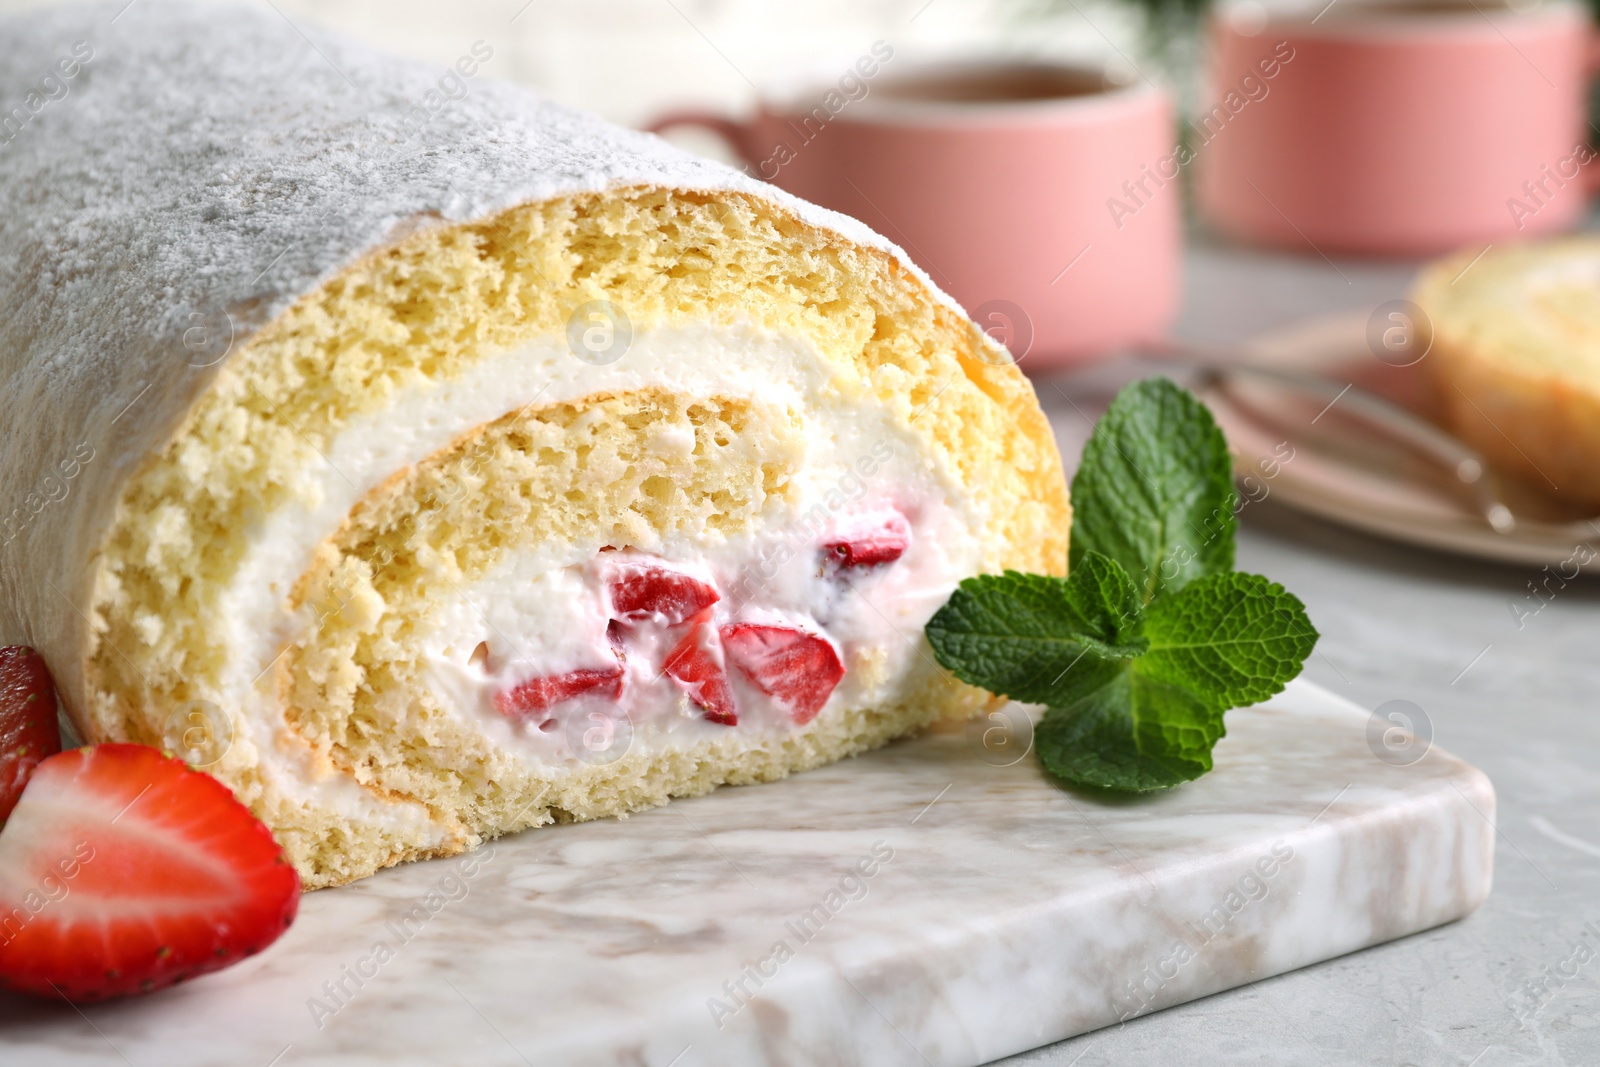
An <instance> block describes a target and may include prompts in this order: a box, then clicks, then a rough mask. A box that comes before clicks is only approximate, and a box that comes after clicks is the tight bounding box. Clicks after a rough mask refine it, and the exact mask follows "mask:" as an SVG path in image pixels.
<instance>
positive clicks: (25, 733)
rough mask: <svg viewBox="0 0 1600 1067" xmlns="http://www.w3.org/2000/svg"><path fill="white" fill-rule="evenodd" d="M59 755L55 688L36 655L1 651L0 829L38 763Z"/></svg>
mask: <svg viewBox="0 0 1600 1067" xmlns="http://www.w3.org/2000/svg"><path fill="white" fill-rule="evenodd" d="M60 751H61V729H60V727H59V726H58V725H57V724H56V686H55V683H54V682H53V681H51V679H50V670H49V668H47V667H46V666H45V665H44V660H43V658H41V657H40V655H39V653H37V652H35V651H34V650H33V649H31V648H29V647H27V646H26V645H10V646H8V647H6V648H0V826H3V825H5V821H6V819H7V817H9V816H10V814H11V809H12V808H14V807H16V806H17V798H18V797H20V796H21V795H22V787H23V786H25V785H27V784H28V777H29V776H30V775H32V774H33V769H34V768H35V767H37V766H38V765H39V764H40V762H41V761H43V760H45V759H46V758H48V757H50V756H53V755H55V754H56V753H57V752H60Z"/></svg>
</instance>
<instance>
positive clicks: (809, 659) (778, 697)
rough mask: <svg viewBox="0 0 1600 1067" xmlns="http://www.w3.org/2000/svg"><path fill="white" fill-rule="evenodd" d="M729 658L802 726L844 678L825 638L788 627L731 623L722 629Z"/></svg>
mask: <svg viewBox="0 0 1600 1067" xmlns="http://www.w3.org/2000/svg"><path fill="white" fill-rule="evenodd" d="M721 637H722V647H723V649H724V650H726V652H727V656H728V661H729V662H730V663H732V664H733V665H734V666H735V667H738V668H739V669H740V670H741V671H743V672H744V674H745V676H746V677H748V678H749V679H750V681H752V682H753V683H755V686H756V688H757V689H760V690H761V691H762V692H763V693H766V694H767V695H768V696H770V697H772V699H773V700H775V701H777V702H778V703H779V704H781V705H783V706H784V707H785V708H787V709H788V711H789V714H790V715H791V716H792V717H793V718H794V721H795V722H796V723H797V724H799V725H801V726H804V725H805V724H806V723H808V722H810V721H811V720H812V719H814V718H816V717H817V712H819V711H821V710H822V706H823V705H824V704H826V703H827V702H828V697H829V696H830V695H832V693H833V689H834V686H836V685H838V684H839V679H841V678H843V677H844V664H842V663H840V662H839V653H838V652H836V651H834V648H833V645H832V644H831V643H829V642H828V640H827V639H826V638H823V637H820V636H818V635H817V634H809V633H806V632H805V631H803V630H794V629H791V628H789V627H787V626H761V625H757V624H755V623H735V624H734V625H732V626H724V627H723V628H722V630H721Z"/></svg>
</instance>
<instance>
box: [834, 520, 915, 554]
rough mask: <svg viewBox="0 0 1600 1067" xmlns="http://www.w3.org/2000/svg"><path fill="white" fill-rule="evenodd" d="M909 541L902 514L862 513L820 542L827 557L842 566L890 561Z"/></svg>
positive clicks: (901, 551)
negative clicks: (863, 514) (858, 517)
mask: <svg viewBox="0 0 1600 1067" xmlns="http://www.w3.org/2000/svg"><path fill="white" fill-rule="evenodd" d="M910 544H911V527H910V525H909V524H908V523H907V522H906V520H905V516H903V515H901V514H899V513H898V512H894V513H891V514H888V515H882V516H878V515H871V516H863V517H861V518H860V519H858V520H856V521H854V522H851V523H849V524H848V525H847V526H846V527H845V528H844V529H842V530H840V531H839V532H838V533H836V534H835V535H834V536H833V537H831V538H829V539H828V540H826V541H824V542H823V543H822V551H823V552H824V553H825V554H826V558H827V559H829V560H830V561H832V562H834V563H837V564H838V565H839V566H841V567H873V566H877V565H878V564H880V563H893V562H894V561H895V560H897V559H899V558H900V557H901V556H902V555H904V554H905V551H906V547H907V546H908V545H910Z"/></svg>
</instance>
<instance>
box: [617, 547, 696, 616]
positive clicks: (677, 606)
mask: <svg viewBox="0 0 1600 1067" xmlns="http://www.w3.org/2000/svg"><path fill="white" fill-rule="evenodd" d="M608 585H609V586H610V589H611V607H612V609H613V610H614V611H615V612H616V616H617V618H619V619H623V620H625V621H627V622H643V621H645V620H647V619H648V620H654V621H656V622H660V623H663V624H665V625H667V626H676V625H678V624H679V623H681V622H686V621H688V619H689V618H690V617H692V616H694V615H696V614H698V613H699V612H701V611H704V610H705V609H706V608H709V607H710V606H711V605H713V604H715V603H716V602H717V601H718V600H720V599H721V597H719V596H718V595H717V591H716V590H715V589H713V588H711V586H710V585H708V584H706V583H705V582H702V581H701V580H700V579H698V578H696V577H694V576H693V575H691V574H685V573H684V572H683V571H675V570H672V569H670V568H667V567H661V566H658V565H656V564H654V563H642V562H631V563H621V564H618V565H617V566H616V567H615V568H614V569H613V570H612V571H611V578H610V581H609V583H608Z"/></svg>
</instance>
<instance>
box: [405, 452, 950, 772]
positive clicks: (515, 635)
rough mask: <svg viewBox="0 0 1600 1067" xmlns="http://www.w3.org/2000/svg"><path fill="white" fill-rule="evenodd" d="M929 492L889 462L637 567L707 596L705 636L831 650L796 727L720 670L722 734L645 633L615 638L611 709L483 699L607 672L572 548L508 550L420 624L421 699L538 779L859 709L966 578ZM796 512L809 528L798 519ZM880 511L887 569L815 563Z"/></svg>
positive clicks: (891, 678)
mask: <svg viewBox="0 0 1600 1067" xmlns="http://www.w3.org/2000/svg"><path fill="white" fill-rule="evenodd" d="M930 483H931V479H930V478H929V476H928V474H927V472H926V471H925V470H924V469H918V468H917V467H916V466H915V465H914V464H910V463H904V462H900V463H896V462H894V461H893V459H891V461H890V462H889V463H887V464H885V465H884V467H883V468H882V469H881V470H880V471H879V473H878V474H877V475H876V476H874V477H873V478H870V479H867V480H866V487H865V489H864V490H863V493H862V496H861V499H860V500H859V501H856V502H853V503H851V504H849V505H847V506H846V507H844V508H840V509H838V510H836V511H835V510H830V509H828V508H827V507H826V505H825V504H823V510H822V512H813V511H812V509H811V508H810V507H800V508H795V509H787V508H786V509H783V510H782V511H781V512H780V513H778V514H776V515H774V516H772V517H771V518H770V519H769V520H768V521H766V522H762V523H759V524H757V526H756V527H755V528H754V529H752V530H750V531H748V532H746V533H744V534H742V535H740V536H738V537H735V538H730V539H728V540H727V541H725V542H724V543H722V544H718V545H713V546H709V547H708V546H706V545H705V544H691V543H687V542H680V541H667V542H664V543H662V544H661V545H658V546H653V552H652V555H653V556H655V557H658V558H659V559H660V560H663V561H665V562H667V563H669V564H671V565H673V569H682V570H683V571H685V572H686V573H690V574H693V575H694V576H696V577H697V578H698V579H700V580H703V581H705V582H707V583H708V584H710V585H711V586H712V587H713V588H714V589H716V590H717V591H718V593H719V594H721V599H720V600H718V601H717V602H716V603H715V604H714V605H712V607H711V609H710V610H711V616H712V625H713V626H714V627H716V628H719V629H720V628H721V627H723V626H726V625H731V624H739V623H752V624H756V625H763V626H775V627H781V628H784V629H790V630H798V631H800V632H802V633H805V634H814V635H818V636H820V637H822V638H824V639H825V640H827V641H829V642H830V643H831V644H832V645H833V647H834V649H835V650H836V651H837V652H838V654H839V657H840V660H841V663H842V664H843V666H844V668H845V673H844V677H843V678H842V679H840V681H839V683H838V685H837V686H836V687H835V688H834V689H833V690H832V692H831V694H830V695H829V697H828V702H827V704H825V705H824V706H823V707H822V710H821V711H820V713H818V714H817V716H816V717H815V718H814V719H812V720H811V721H810V722H809V723H805V724H802V723H799V722H797V721H796V718H795V716H794V715H793V714H792V713H791V711H790V710H789V709H788V708H786V707H785V706H784V704H783V703H782V702H781V701H778V700H775V699H774V698H773V697H772V696H771V695H769V694H767V693H764V692H763V691H762V690H761V689H760V688H759V687H758V686H757V685H756V684H754V682H753V680H752V679H750V678H749V677H748V676H747V675H746V674H745V673H744V672H743V671H742V670H740V669H739V668H738V667H737V666H736V664H735V663H734V662H733V661H732V660H731V659H730V660H729V661H728V662H727V664H726V671H727V677H728V681H729V683H730V685H731V687H732V689H733V692H734V696H735V700H736V703H737V707H738V723H737V724H736V725H731V726H730V725H727V724H724V723H720V722H715V721H712V720H710V719H708V718H707V716H706V714H705V713H704V711H703V710H702V709H701V708H700V707H699V706H698V705H697V704H696V703H695V702H694V701H693V700H692V699H691V698H690V697H689V695H688V694H687V693H685V692H684V691H683V689H682V688H681V687H679V686H677V685H674V684H673V683H672V681H671V679H669V678H667V677H665V676H664V675H663V673H662V669H663V666H664V663H665V661H666V659H667V657H668V654H669V653H670V651H671V649H672V647H673V646H674V645H675V644H676V643H677V641H678V640H679V639H680V638H682V637H683V636H684V635H685V634H686V633H687V632H688V630H689V629H690V627H689V625H687V624H680V625H677V626H669V625H652V624H648V623H646V624H637V625H626V626H623V627H622V628H621V630H620V631H619V632H621V633H622V634H623V635H624V646H623V652H624V654H623V656H622V657H621V665H622V668H623V672H624V673H623V680H622V685H621V690H622V692H621V697H620V699H614V698H613V696H612V695H611V694H608V693H607V694H600V695H584V696H579V697H576V698H573V699H570V700H566V701H563V702H561V703H559V704H556V705H555V706H553V707H551V708H550V709H549V710H548V711H547V712H544V713H542V714H540V715H536V716H532V717H529V718H527V719H526V720H523V719H521V718H519V717H517V716H511V717H508V716H507V715H506V714H505V713H504V712H503V711H502V710H500V709H499V708H498V707H497V705H496V697H497V695H503V694H506V693H508V692H510V691H512V690H513V689H514V687H515V686H516V685H517V684H518V683H520V682H523V681H526V680H527V679H530V678H550V677H557V676H562V675H565V674H567V673H568V672H571V671H575V670H600V671H604V670H606V669H608V668H615V666H616V665H617V664H618V656H617V650H616V646H615V645H614V643H613V641H612V639H611V637H610V636H609V635H608V630H607V626H608V623H609V622H610V621H611V619H612V618H613V617H614V614H613V611H612V609H611V606H610V604H609V601H608V598H607V596H606V592H605V589H606V586H607V584H608V582H609V581H610V580H611V577H612V574H613V573H614V570H615V567H614V566H613V565H612V561H613V556H612V554H611V553H602V554H601V555H600V556H598V557H596V558H591V559H587V560H585V559H584V558H582V555H583V554H582V552H581V551H574V552H572V553H570V554H567V555H564V556H557V555H554V554H553V553H549V552H536V553H514V554H511V555H509V556H508V557H507V558H505V559H503V560H502V561H501V562H500V563H499V564H498V565H497V566H496V567H495V568H494V569H493V570H492V572H491V573H489V574H487V575H485V576H484V577H483V578H482V579H480V580H479V581H478V582H476V583H474V585H473V586H472V587H471V588H470V589H466V590H463V591H462V592H463V595H462V596H461V597H460V598H458V599H454V600H452V602H451V603H450V604H449V605H448V606H447V607H446V608H445V609H444V610H442V611H439V612H437V613H436V614H434V615H433V616H431V617H430V618H429V619H428V620H427V621H426V623H425V624H424V626H423V628H422V631H421V634H420V640H421V643H422V645H423V649H424V651H423V656H424V659H425V662H426V664H427V673H428V676H429V681H428V685H429V688H430V690H431V691H432V692H433V693H434V695H435V696H436V697H437V698H438V700H439V702H440V704H441V705H442V706H443V707H444V708H446V709H447V710H449V711H451V712H453V713H454V714H456V715H457V716H459V717H460V718H462V719H464V720H466V721H467V722H469V723H471V724H472V725H473V726H474V728H476V729H478V730H480V731H481V732H483V733H484V734H486V735H487V736H488V737H489V738H490V739H491V740H492V741H493V743H494V744H495V745H496V746H497V747H498V748H500V749H502V750H505V751H509V752H513V753H515V754H516V755H517V757H518V758H519V759H521V760H523V761H524V762H526V763H528V764H532V765H540V766H545V767H551V766H554V767H559V766H563V765H567V766H570V765H571V764H573V763H574V762H575V761H576V762H586V763H589V762H611V761H612V760H613V759H615V758H618V757H620V756H622V755H624V754H626V753H630V752H631V753H635V754H639V753H642V754H650V753H654V752H657V751H660V750H662V749H665V748H686V747H693V746H695V745H697V744H699V743H701V742H704V741H707V740H715V739H723V738H727V737H729V736H734V735H737V736H739V737H741V738H743V739H746V740H748V741H749V742H750V743H759V742H762V741H766V740H770V739H776V738H782V737H784V736H787V735H789V734H792V733H796V732H798V731H801V730H805V729H811V728H815V726H816V725H817V724H819V723H825V722H826V721H827V718H828V714H829V711H830V709H833V708H836V707H844V706H861V705H864V704H868V703H871V702H874V701H876V700H878V699H879V698H880V697H882V696H883V695H885V694H886V693H892V692H893V691H894V689H895V687H896V686H897V685H898V684H899V683H900V682H901V681H902V680H903V679H904V678H905V676H906V674H907V672H908V671H909V669H910V668H912V667H913V666H915V665H916V664H915V660H916V659H917V657H918V656H920V655H925V654H926V653H925V652H924V651H922V650H921V649H920V647H919V644H918V641H919V639H920V634H921V631H922V627H923V626H924V625H925V624H926V623H927V621H928V619H929V618H930V617H931V616H932V615H933V613H934V612H935V611H937V610H938V608H939V606H940V605H941V604H943V603H944V602H945V600H946V599H948V598H949V596H950V592H951V590H952V589H954V588H955V585H956V583H957V582H958V581H959V580H960V579H961V577H962V576H964V575H965V574H966V573H969V571H968V570H967V569H966V568H967V567H968V566H970V564H971V562H972V552H971V549H972V547H973V546H972V543H971V542H972V538H971V535H970V533H969V532H968V531H967V530H966V529H965V527H964V526H963V524H962V523H961V521H960V520H959V518H958V517H957V516H956V514H955V513H954V512H953V511H952V510H951V509H950V508H949V507H948V506H947V505H946V503H945V502H944V500H943V499H942V496H941V495H938V494H937V490H936V489H935V487H934V486H933V485H931V484H930ZM817 503H821V502H817ZM886 505H887V506H888V507H889V508H892V510H886ZM814 506H815V504H813V507H814ZM807 515H812V516H814V517H815V518H814V519H813V521H810V522H807V521H803V518H802V517H803V516H807ZM890 515H901V516H904V518H905V519H906V520H907V523H908V525H909V528H910V537H909V543H908V545H907V547H906V550H905V552H904V554H903V555H902V556H901V557H900V558H899V559H897V560H894V561H893V562H889V563H883V564H879V565H874V566H859V567H841V566H836V565H828V564H826V563H824V562H823V556H822V551H821V549H822V544H823V542H824V541H825V540H827V539H828V538H829V537H830V536H832V535H848V534H849V533H850V532H851V531H852V529H854V530H857V531H859V530H861V529H862V527H863V526H867V525H872V524H877V523H881V522H882V521H883V520H884V519H885V518H886V517H888V516H890ZM817 520H820V521H817ZM625 558H626V559H627V560H628V561H630V562H631V561H633V560H635V559H636V558H637V557H634V556H631V555H629V556H627V557H625ZM480 645H481V646H482V648H483V649H486V650H487V657H483V655H482V653H481V651H480Z"/></svg>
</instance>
